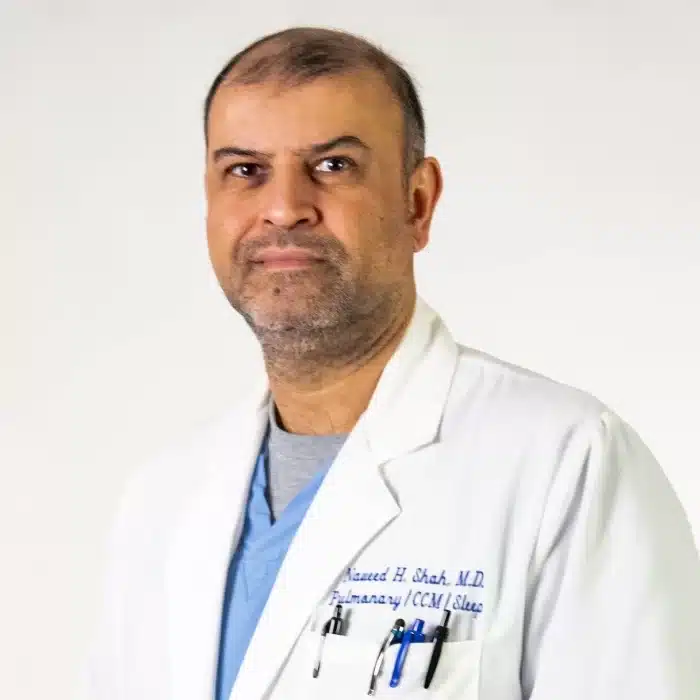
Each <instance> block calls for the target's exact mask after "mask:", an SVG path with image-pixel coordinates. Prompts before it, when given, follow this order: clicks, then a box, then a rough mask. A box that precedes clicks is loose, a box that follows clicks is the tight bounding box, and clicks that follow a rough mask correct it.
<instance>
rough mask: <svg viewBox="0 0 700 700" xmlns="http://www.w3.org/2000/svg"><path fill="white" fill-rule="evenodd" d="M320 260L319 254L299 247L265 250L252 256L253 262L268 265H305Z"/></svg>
mask: <svg viewBox="0 0 700 700" xmlns="http://www.w3.org/2000/svg"><path fill="white" fill-rule="evenodd" d="M320 260H321V258H319V257H318V255H315V254H313V253H311V252H309V251H305V250H299V249H293V250H284V249H269V250H263V251H261V252H260V253H258V254H257V255H255V256H254V257H253V258H252V262H254V263H257V264H259V265H264V266H266V267H303V266H305V265H311V264H313V263H316V262H319V261H320Z"/></svg>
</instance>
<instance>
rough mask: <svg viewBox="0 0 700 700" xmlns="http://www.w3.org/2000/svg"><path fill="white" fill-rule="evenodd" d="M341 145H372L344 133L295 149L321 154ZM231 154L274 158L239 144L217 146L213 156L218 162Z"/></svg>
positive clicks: (304, 152)
mask: <svg viewBox="0 0 700 700" xmlns="http://www.w3.org/2000/svg"><path fill="white" fill-rule="evenodd" d="M339 146H350V147H353V148H361V149H362V150H363V151H369V150H371V149H370V147H369V146H368V145H367V144H366V143H365V142H364V141H363V140H362V139H361V138H359V137H358V136H353V135H351V134H344V135H343V136H338V137H337V138H334V139H331V140H330V141H324V142H323V143H314V144H311V145H310V146H307V147H306V148H301V149H298V150H296V151H294V154H295V155H320V154H322V153H326V152H327V151H330V150H332V149H334V148H338V147H339ZM229 156H239V157H243V158H260V159H265V158H267V159H270V158H272V156H273V154H272V153H266V152H265V151H255V150H251V149H249V148H239V147H238V146H223V147H222V148H217V149H216V150H215V151H214V154H213V156H212V158H213V161H214V163H218V162H219V161H220V160H222V159H223V158H227V157H229Z"/></svg>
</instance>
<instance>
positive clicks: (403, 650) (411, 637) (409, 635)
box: [389, 620, 425, 688]
mask: <svg viewBox="0 0 700 700" xmlns="http://www.w3.org/2000/svg"><path fill="white" fill-rule="evenodd" d="M423 625H425V620H415V621H414V623H413V624H412V625H411V629H407V630H406V631H405V632H404V633H403V638H402V639H401V646H400V647H399V653H398V654H397V655H396V663H395V664H394V670H393V672H392V674H391V681H390V682H389V685H390V686H391V687H392V688H396V686H397V685H398V684H399V681H400V680H401V671H402V670H403V665H404V663H405V662H406V654H408V646H409V644H411V643H413V642H424V641H425V634H423Z"/></svg>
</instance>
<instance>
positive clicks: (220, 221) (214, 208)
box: [207, 199, 245, 265]
mask: <svg viewBox="0 0 700 700" xmlns="http://www.w3.org/2000/svg"><path fill="white" fill-rule="evenodd" d="M244 230H245V226H244V221H243V220H242V219H241V217H240V211H237V209H236V208H235V207H233V206H231V204H230V203H228V202H225V201H222V200H221V199H219V200H218V201H216V200H215V201H211V202H209V205H208V209H207V243H208V246H209V253H210V256H211V258H212V262H213V263H214V264H215V265H216V264H226V265H228V264H229V263H230V260H231V255H232V252H233V249H234V247H235V246H236V244H237V242H238V240H239V239H240V238H241V236H242V235H243V232H244Z"/></svg>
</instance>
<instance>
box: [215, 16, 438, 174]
mask: <svg viewBox="0 0 700 700" xmlns="http://www.w3.org/2000/svg"><path fill="white" fill-rule="evenodd" d="M365 71H367V72H368V73H371V74H372V75H375V76H377V77H378V78H379V79H380V80H381V81H382V82H383V83H384V85H385V86H386V87H388V89H389V93H390V95H391V97H392V100H393V101H394V102H395V103H397V104H398V107H399V110H400V112H401V113H402V115H403V119H402V126H403V132H404V133H403V140H404V166H405V169H406V170H412V169H413V167H415V166H416V165H417V164H418V163H419V162H420V161H421V160H422V159H423V157H424V152H425V122H424V117H423V110H422V105H421V102H420V98H419V96H418V93H417V90H416V87H415V85H414V82H413V79H412V78H411V76H410V75H409V74H408V72H407V71H406V69H405V68H404V67H403V66H402V65H401V64H400V63H399V62H398V61H397V60H396V59H394V58H393V57H392V56H391V55H389V54H388V53H387V52H385V51H384V50H383V49H381V48H380V47H379V46H377V45H375V44H373V43H372V42H370V41H368V40H366V39H364V38H363V37H360V36H357V35H354V34H351V33H349V32H346V31H342V30H336V29H329V28H321V27H292V28H290V29H285V30H282V31H280V32H277V33H275V34H270V35H268V36H265V37H262V38H261V39H259V40H257V41H256V42H254V43H252V44H250V45H249V46H247V47H246V48H244V49H243V50H242V51H240V52H239V53H238V54H236V56H234V57H233V58H232V59H231V60H230V61H229V62H228V63H227V64H226V66H224V68H223V69H222V70H221V71H220V72H219V75H218V76H217V78H216V79H215V80H214V82H213V84H212V85H211V87H210V90H209V93H208V95H207V99H206V102H205V124H204V127H205V142H206V143H208V129H209V116H210V109H211V103H212V102H213V99H214V97H215V96H216V95H217V93H218V92H219V88H220V87H222V86H235V85H251V86H252V85H262V84H272V85H274V84H275V83H276V84H277V86H278V87H279V89H280V90H284V89H288V88H294V87H298V86H301V85H303V84H306V83H309V82H312V81H313V80H316V79H321V78H323V77H328V78H333V77H336V76H342V75H349V74H353V73H361V72H365ZM405 174H406V175H407V174H408V172H406V173H405Z"/></svg>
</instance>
